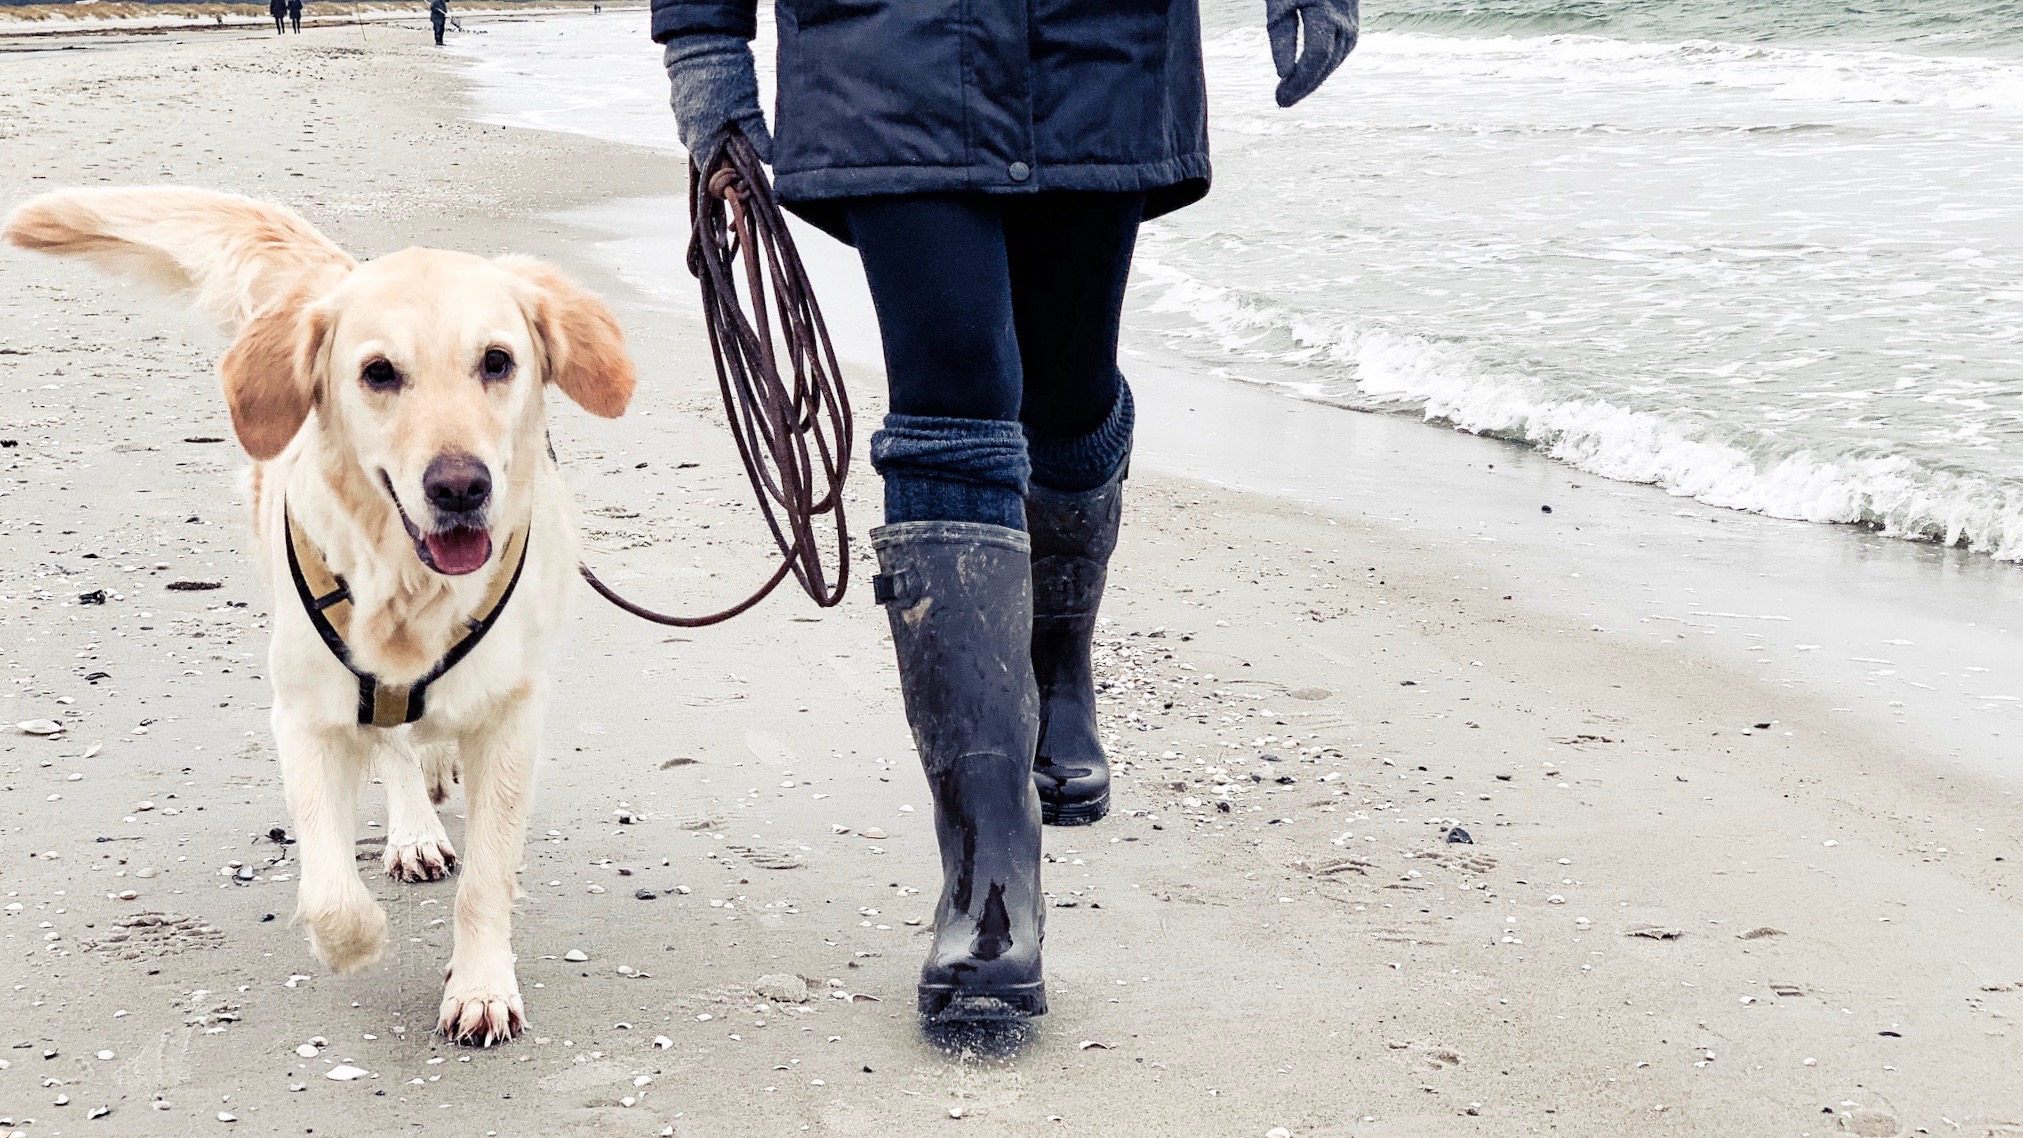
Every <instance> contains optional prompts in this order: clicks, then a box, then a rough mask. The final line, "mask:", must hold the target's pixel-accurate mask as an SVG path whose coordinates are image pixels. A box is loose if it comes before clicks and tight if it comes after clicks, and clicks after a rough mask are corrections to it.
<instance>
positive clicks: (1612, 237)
mask: <svg viewBox="0 0 2023 1138" xmlns="http://www.w3.org/2000/svg"><path fill="white" fill-rule="evenodd" d="M1259 7H1261V5H1257V4H1255V3H1254V0H1209V2H1208V4H1207V7H1206V10H1205V13H1204V14H1205V17H1206V19H1205V26H1206V28H1207V41H1208V42H1207V51H1208V68H1209V80H1210V90H1211V100H1212V107H1211V119H1212V124H1213V125H1212V131H1213V139H1212V142H1213V147H1214V151H1215V159H1216V186H1215V190H1214V192H1213V193H1212V194H1211V195H1210V196H1209V198H1208V199H1207V200H1206V201H1205V202H1203V203H1200V204H1199V205H1196V206H1193V207H1190V208H1189V209H1187V210H1184V211H1182V212H1180V213H1178V214H1175V215H1173V216H1171V217H1169V218H1166V219H1161V220H1160V221H1157V222H1154V223H1152V224H1150V225H1148V226H1147V227H1146V230H1145V232H1144V234H1143V236H1142V238H1141V245H1140V256H1139V261H1138V264H1137V270H1136V275H1135V276H1134V278H1133V285H1132V292H1131V297H1130V299H1129V301H1128V304H1129V306H1130V312H1129V313H1128V317H1127V321H1126V335H1125V343H1124V349H1123V350H1124V356H1125V370H1126V372H1127V374H1129V375H1131V376H1133V377H1134V379H1135V380H1136V381H1137V382H1138V384H1139V386H1140V390H1141V398H1140V419H1141V432H1140V434H1141V446H1140V452H1141V453H1140V458H1141V459H1142V460H1143V461H1144V464H1145V465H1146V466H1147V468H1151V469H1164V470H1172V471H1178V472H1182V473H1186V474H1190V475H1192V476H1195V477H1201V478H1207V479H1210V480H1213V481H1220V482H1224V483H1226V484H1229V485H1232V486H1237V487H1241V488H1244V489H1250V490H1256V491H1260V492H1265V493H1271V494H1277V495H1281V496H1285V497H1288V498H1291V499H1294V500H1298V501H1302V502H1307V503H1310V504H1313V505H1316V506H1319V507H1323V508H1326V509H1329V510H1345V511H1349V512H1354V513H1359V514H1362V515H1365V516H1369V517H1372V518H1375V519H1378V520H1380V521H1383V522H1385V523H1387V524H1391V525H1395V526H1398V527H1401V528H1402V529H1403V530H1404V531H1405V532H1406V533H1408V534H1409V535H1411V538H1412V539H1413V540H1414V542H1415V543H1417V542H1424V543H1426V544H1428V545H1432V546H1439V547H1443V548H1445V549H1447V550H1449V551H1450V552H1452V553H1454V554H1455V555H1457V556H1460V557H1461V558H1463V559H1464V561H1465V562H1466V563H1468V564H1471V565H1474V566H1477V567H1479V568H1481V569H1482V570H1484V571H1486V572H1488V573H1490V574H1493V575H1494V576H1495V577H1496V578H1497V579H1499V580H1502V581H1505V582H1508V583H1514V585H1515V587H1516V588H1517V590H1518V591H1520V592H1522V593H1524V594H1525V597H1526V599H1528V600H1532V601H1534V602H1537V603H1542V604H1545V605H1547V606H1549V607H1553V608H1556V609H1558V610H1560V611H1562V612H1565V613H1567V614H1568V615H1571V616H1574V617H1578V618H1580V620H1581V622H1582V624H1583V625H1586V624H1590V623H1591V624H1592V626H1593V627H1594V629H1595V630H1596V632H1597V633H1601V634H1606V635H1611V636H1626V637H1630V638H1633V639H1640V640H1646V641H1648V642H1651V643H1654V644H1660V645H1664V646H1666V647H1667V648H1678V647H1682V646H1687V645H1690V647H1691V649H1692V650H1693V651H1696V652H1704V653H1711V654H1713V655H1715V656H1718V657H1720V658H1722V659H1724V660H1726V661H1727V662H1728V663H1729V664H1731V665H1735V666H1740V667H1743V668H1745V669H1748V671H1747V672H1746V673H1745V674H1752V675H1756V676H1758V677H1759V678H1760V679H1761V680H1762V681H1763V682H1765V683H1768V684H1777V685H1782V686H1794V685H1795V686H1799V687H1803V688H1806V689H1809V690H1813V691H1816V692H1819V693H1821V694H1823V695H1825V696H1826V697H1827V698H1828V699H1829V700H1830V701H1831V702H1832V704H1833V705H1834V706H1835V708H1836V710H1840V711H1845V712H1846V713H1848V714H1850V715H1856V716H1860V717H1862V718H1864V719H1865V720H1867V721H1868V722H1870V723H1872V724H1874V725H1877V726H1878V727H1880V728H1882V729H1883V730H1884V731H1886V732H1890V733H1893V737H1895V738H1898V739H1899V740H1901V741H1902V742H1904V743H1905V744H1906V745H1908V746H1912V747H1916V748H1920V749H1924V750H1927V751H1931V752H1936V753H1938V754H1941V755H1945V756H1949V757H1952V758H1955V759H1959V760H1962V761H1966V762H1969V763H1971V764H1972V765H1973V766H1975V768H1976V769H1980V770H1983V771H1990V772H1995V773H1998V774H2000V775H2002V776H2004V777H2007V778H2019V777H2023V761H2019V756H2018V755H2017V753H2016V752H2017V749H2018V748H2017V743H2016V740H2017V739H2018V738H2019V737H2023V687H2019V686H2018V683H2019V678H2023V638H2019V637H2017V636H2016V635H2015V633H2016V631H2017V629H2018V625H2019V622H2023V607H2019V605H2018V601H2019V598H2023V593H2019V591H2018V590H2019V588H2023V584H2019V580H2018V578H2017V577H2016V573H2017V572H2018V570H2017V568H2016V567H2015V566H2014V565H2013V564H2012V563H2013V562H2014V561H2016V560H2018V559H2023V367H2019V366H2018V365H2019V362H2023V319H2019V315H2023V223H2019V222H2023V219H2019V215H2018V206H2017V204H2016V203H2017V202H2019V201H2023V196H2019V194H2018V190H2019V189H2023V186H2019V185H2018V183H2019V181H2023V164H2019V163H2017V162H2015V161H2014V159H2013V157H2012V155H2013V154H2014V153H2016V152H2017V150H2016V148H2017V146H2018V143H2019V142H2023V138H2018V137H2017V135H2018V133H2019V131H2023V51H2019V45H2018V43H2017V41H2018V39H2019V31H2018V29H2023V20H2018V19H2012V18H2010V17H2012V16H2016V15H2019V14H2023V13H2019V11H2018V8H2019V5H2017V4H2013V3H2009V4H1987V3H1981V4H1971V3H1952V4H1947V3H1944V2H1939V3H1934V4H1922V5H1919V6H1917V7H1918V11H1917V12H1916V13H1910V14H1907V13H1905V12H1903V11H1895V12H1894V14H1891V13H1885V12H1880V11H1878V12H1877V13H1875V14H1874V15H1873V16H1872V17H1871V16H1867V15H1864V14H1863V13H1862V12H1861V10H1860V8H1859V6H1858V5H1855V4H1850V3H1835V4H1825V3H1820V2H1819V0H1786V2H1783V3H1778V4H1771V3H1765V2H1755V0H1752V2H1747V3H1744V2H1741V0H1728V2H1727V3H1725V4H1721V3H1716V4H1714V5H1713V6H1707V5H1700V6H1693V7H1691V9H1690V10H1688V8H1687V6H1680V5H1675V4H1659V3H1646V2H1644V0H1606V2H1604V0H1590V2H1579V0H1576V2H1574V3H1547V2H1546V0H1371V7H1370V10H1369V11H1368V12H1367V13H1366V35H1365V40H1364V43H1363V46H1362V47H1361V48H1360V49H1359V50H1358V51H1357V53H1356V55H1355V56H1353V57H1352V59H1351V61H1350V63H1349V65H1348V66H1347V67H1346V68H1345V69H1344V70H1343V71H1342V72H1341V73H1340V74H1338V75H1337V76H1336V77H1335V79H1334V80H1332V81H1331V82H1330V83H1329V85H1328V86H1327V87H1325V88H1323V90H1322V91H1321V92H1320V93H1319V94H1318V95H1316V96H1315V97H1314V98H1313V99H1311V100H1309V101H1308V102H1307V103H1304V104H1302V105H1301V106H1300V107H1298V108H1295V109H1293V110H1291V111H1284V110H1280V109H1279V108H1277V107H1276V106H1275V105H1274V104H1273V103H1272V101H1271V88H1272V85H1273V83H1274V79H1275V77H1274V76H1273V74H1272V72H1271V68H1270V63H1269V57H1268V53H1267V51H1266V48H1265V44H1264V40H1263V36H1262V33H1261V31H1260V30H1258V29H1257V28H1256V27H1255V26H1253V17H1254V16H1255V15H1256V9H1257V8H1259ZM1898 7H1899V8H1900V9H1902V8H1909V7H1910V6H1909V5H1899V6H1898ZM645 23H646V21H645V16H644V13H642V12H639V11H637V10H632V11H608V12H606V13H604V14H603V15H601V16H595V17H581V18H564V19H550V20H540V21H527V22H501V23H491V24H487V25H485V26H484V31H485V34H484V35H481V36H469V37H463V41H462V44H461V46H460V47H459V49H458V50H459V53H460V54H461V55H462V56H463V58H464V62H465V64H466V65H467V67H468V69H469V74H470V77H471V79H472V80H473V84H474V88H475V92H474V93H475V96H476V101H475V106H474V110H473V114H474V115H475V116H477V117H479V118H482V119H484V120H486V121H491V122H500V123H509V124H512V125H517V126H524V127H533V128H539V129H549V130H562V131H570V132H576V133H582V134H588V135H593V136H597V137H601V138H606V139H612V140H616V141H621V142H629V143H633V144H637V145H642V146H649V147H657V148H665V149H678V145H679V144H678V143H677V141H676V139H675V132H674V126H673V121H672V118H671V116H670V114H669V112H668V110H667V107H666V102H665V99H666V80H665V78H664V76H663V75H662V74H661V71H660V63H659V54H658V51H657V49H655V48H654V47H653V45H652V44H651V43H649V42H648V41H647V39H646V35H645ZM764 26H765V21H763V20H762V21H761V27H762V28H764ZM758 53H759V58H760V70H761V76H760V79H761V87H762V88H768V87H769V86H770V74H769V73H770V70H771V68H770V58H769V56H770V43H769V36H767V35H766V34H765V33H763V32H762V35H761V40H760V43H759V45H758ZM681 189H682V188H681V187H673V186H671V187H669V196H668V197H666V198H662V199H652V200H636V201H614V202H610V203H605V204H604V205H600V206H596V207H592V208H590V209H586V210H581V211H578V212H576V213H575V214H574V215H572V216H571V217H569V218H568V219H567V220H568V221H569V222H570V223H572V224H573V225H575V226H577V227H578V228H579V230H580V231H581V232H582V233H583V235H584V240H585V241H586V242H588V243H589V244H590V246H591V251H592V252H593V253H594V255H595V256H597V257H598V258H599V259H601V260H603V261H604V262H606V263H607V264H609V265H610V266H611V267H612V268H614V269H615V270H616V271H617V273H618V274H619V275H620V276H621V277H622V278H623V279H624V280H625V281H626V282H627V283H629V284H631V285H632V286H634V287H635V288H637V289H638V290H639V291H640V292H641V293H642V294H644V295H646V296H647V297H650V298H652V299H654V300H656V301H657V302H659V303H660V304H661V305H663V306H664V307H665V308H666V309H668V310H669V311H672V312H694V311H695V309H696V302H695V298H694V285H693V282H692V281H690V280H688V279H687V278H686V277H685V276H682V275H680V274H677V273H670V272H669V270H668V266H670V265H676V264H679V262H680V255H679V250H680V243H681V241H682V240H683V234H682V233H681V229H682V226H683V224H684V218H685V214H684V212H683V205H682V202H681V199H680V198H679V196H678V194H679V193H680V192H681ZM800 242H801V246H802V252H803V255H804V257H806V258H807V259H808V261H809V263H810V270H811V273H812V274H813V276H814V278H815V280H816V282H817V285H818V288H819V291H820V295H821V297H822V299H823V303H824V308H825V310H826V311H827V312H828V314H829V318H830V320H829V323H830V326H831V328H832V330H833V331H834V333H835V335H836V339H837V348H838V351H839V352H840V353H841V354H842V355H843V356H844V359H845V370H846V372H853V371H854V373H855V375H861V374H862V371H861V370H855V369H853V366H852V365H853V364H854V365H857V366H858V367H859V368H861V367H863V366H872V367H875V365H876V363H877V360H878V345H877V340H876V328H875V323H874V321H873V320H872V318H871V311H870V305H869V301H868V297H866V296H865V294H864V289H863V284H862V277H861V273H860V272H859V271H858V270H857V269H856V267H855V259H854V255H853V254H852V253H851V251H850V250H848V249H845V248H843V247H842V246H840V245H838V244H837V243H835V242H833V241H830V240H828V239H827V238H824V237H822V236H821V235H819V234H816V233H814V232H812V231H810V230H806V229H805V228H804V229H802V230H801V233H800ZM852 381H853V382H861V381H859V380H856V379H855V378H854V377H853V380H852ZM1344 408H1353V409H1356V411H1358V412H1370V413H1351V412H1350V411H1346V410H1344ZM1421 420H1427V421H1430V423H1431V424H1432V425H1428V423H1427V422H1421ZM1455 428H1459V430H1456V429H1455ZM1469 434H1476V435H1481V436H1486V437H1487V438H1488V439H1490V440H1501V442H1498V441H1485V440H1484V439H1482V438H1471V437H1468V436H1469ZM1689 499H1697V500H1698V501H1697V502H1695V501H1692V500H1689ZM1541 503H1549V504H1553V505H1554V506H1555V512H1554V513H1553V514H1551V515H1550V516H1546V515H1542V513H1541V511H1540V510H1539V505H1540V504H1541ZM1818 523H1861V526H1860V528H1853V527H1849V526H1847V525H1823V524H1818ZM1901 538H1915V539H1917V540H1915V541H1905V540H1899V539H1901ZM1373 563H1374V562H1373ZM1737 714H1738V716H1739V715H1742V714H1744V712H1743V711H1742V710H1741V709H1738V710H1737Z"/></svg>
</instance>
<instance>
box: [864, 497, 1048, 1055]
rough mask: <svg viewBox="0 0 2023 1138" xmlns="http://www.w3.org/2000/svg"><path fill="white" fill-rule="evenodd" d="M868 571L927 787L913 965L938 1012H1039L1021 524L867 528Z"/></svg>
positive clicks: (967, 1015)
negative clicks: (938, 875) (931, 902)
mask: <svg viewBox="0 0 2023 1138" xmlns="http://www.w3.org/2000/svg"><path fill="white" fill-rule="evenodd" d="M871 544H872V545H873V547H875V548H876V549H877V551H878V564H879V568H880V569H881V570H882V572H881V573H880V574H879V576H878V577H877V578H875V579H874V580H873V581H872V588H873V590H874V592H875V594H876V596H877V598H878V602H879V603H880V604H882V605H884V606H885V612H886V615H887V617H888V618H890V620H891V622H892V643H893V647H894V649H895V650H896V651H897V654H898V657H899V686H900V690H901V691H902V692H903V693H904V694H905V697H906V718H907V721H908V722H910V723H911V724H912V725H913V743H914V746H915V747H916V748H918V749H919V751H920V764H921V766H922V768H923V769H925V770H926V772H927V785H928V788H929V789H930V790H931V791H932V792H933V795H934V832H935V837H936V838H937V839H938V840H939V841H940V843H941V872H942V886H941V902H940V904H939V905H937V906H936V907H935V910H934V947H933V949H932V951H930V952H929V954H928V957H927V963H926V964H925V965H924V966H923V967H922V968H921V970H920V1014H921V1015H922V1016H924V1017H927V1018H929V1019H931V1020H935V1021H938V1022H951V1021H963V1020H992V1019H1006V1018H1012V1017H1018V1016H1034V1015H1040V1014H1042V1013H1044V1012H1045V1011H1046V1010H1047V989H1046V981H1045V980H1044V979H1043V977H1042V974H1041V971H1040V942H1041V940H1042V939H1043V938H1044V936H1045V934H1046V912H1045V909H1044V905H1045V901H1044V899H1043V898H1042V897H1041V895H1040V804H1039V799H1038V797H1037V796H1036V794H1035V793H1034V789H1033V782H1032V774H1031V772H1032V763H1033V744H1034V741H1035V740H1036V739H1037V737H1038V703H1039V697H1038V694H1037V693H1036V692H1035V691H1034V688H1033V669H1032V656H1031V647H1030V644H1031V629H1032V603H1033V602H1032V567H1031V561H1030V556H1031V552H1030V551H1031V546H1030V543H1028V542H1027V540H1026V535H1024V534H1022V533H1020V532H1019V531H1017V530H1014V529H1006V528H1004V527H1002V526H992V525H980V524H977V523H974V522H902V523H900V524H898V525H889V526H881V527H879V528H878V529H875V530H872V531H871Z"/></svg>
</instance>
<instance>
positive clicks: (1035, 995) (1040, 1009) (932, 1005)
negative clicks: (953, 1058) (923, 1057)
mask: <svg viewBox="0 0 2023 1138" xmlns="http://www.w3.org/2000/svg"><path fill="white" fill-rule="evenodd" d="M1045 1014H1047V982H1046V981H1045V980H1041V981H1038V982H1036V983H1032V984H1020V985H1017V986H1014V987H1010V988H992V989H989V990H985V991H977V990H972V989H968V988H930V987H928V986H926V985H924V984H923V985H921V988H920V1018H922V1019H924V1020H930V1021H933V1022H935V1023H990V1022H993V1021H1001V1020H1014V1019H1027V1018H1029V1017H1031V1016H1043V1015H1045Z"/></svg>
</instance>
